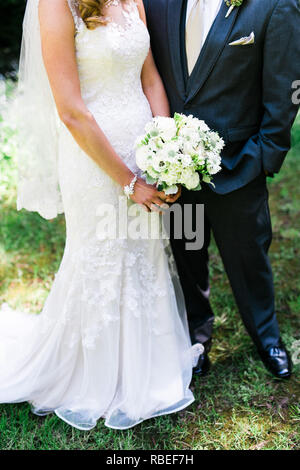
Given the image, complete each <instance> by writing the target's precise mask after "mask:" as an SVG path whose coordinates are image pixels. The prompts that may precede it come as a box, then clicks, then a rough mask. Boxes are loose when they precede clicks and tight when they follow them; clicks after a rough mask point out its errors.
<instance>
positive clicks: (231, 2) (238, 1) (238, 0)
mask: <svg viewBox="0 0 300 470" xmlns="http://www.w3.org/2000/svg"><path fill="white" fill-rule="evenodd" d="M224 1H225V3H226V5H227V6H228V7H229V9H228V11H227V13H226V16H225V18H228V16H229V15H230V13H231V12H232V10H233V9H234V8H235V7H240V6H241V5H242V3H243V1H244V0H224Z"/></svg>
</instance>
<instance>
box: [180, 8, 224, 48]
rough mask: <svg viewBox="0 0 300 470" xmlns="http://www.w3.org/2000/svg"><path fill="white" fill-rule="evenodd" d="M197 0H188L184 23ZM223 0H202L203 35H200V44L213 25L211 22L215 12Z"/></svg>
mask: <svg viewBox="0 0 300 470" xmlns="http://www.w3.org/2000/svg"><path fill="white" fill-rule="evenodd" d="M196 1H197V0H188V3H187V11H186V23H187V21H188V18H189V15H190V12H191V9H192V8H193V6H194V4H195V2H196ZM223 1H224V0H203V15H204V27H203V37H202V46H203V44H204V42H205V39H206V37H207V35H208V33H209V30H210V28H211V27H212V25H213V22H214V21H215V19H216V16H217V14H218V13H219V10H220V8H221V5H222V3H223Z"/></svg>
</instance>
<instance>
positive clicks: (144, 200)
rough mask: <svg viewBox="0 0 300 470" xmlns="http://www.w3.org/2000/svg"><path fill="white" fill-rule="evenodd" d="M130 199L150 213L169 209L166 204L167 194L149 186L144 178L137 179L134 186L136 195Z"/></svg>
mask: <svg viewBox="0 0 300 470" xmlns="http://www.w3.org/2000/svg"><path fill="white" fill-rule="evenodd" d="M130 199H131V200H132V201H134V202H136V203H137V204H140V205H141V206H143V207H144V208H145V209H146V210H147V211H148V212H150V211H156V212H162V210H163V209H168V207H169V206H168V204H166V203H165V201H166V199H167V196H166V194H165V193H164V192H163V191H157V189H156V187H155V186H153V185H152V184H147V183H146V182H145V181H144V180H143V179H142V178H138V179H137V182H136V183H135V185H134V193H133V194H132V195H131V196H130Z"/></svg>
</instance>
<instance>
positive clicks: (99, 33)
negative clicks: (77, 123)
mask: <svg viewBox="0 0 300 470" xmlns="http://www.w3.org/2000/svg"><path fill="white" fill-rule="evenodd" d="M69 4H70V7H71V11H72V13H73V16H74V22H75V29H76V35H75V45H76V58H77V64H78V73H79V78H80V84H81V92H82V96H83V99H84V101H85V103H86V104H87V106H88V108H89V109H90V111H91V112H92V113H93V115H94V116H95V118H96V119H97V121H98V123H99V125H100V127H101V128H102V130H103V131H104V132H105V133H106V135H107V137H108V138H109V140H110V141H111V143H112V145H113V146H114V147H115V148H116V150H117V152H118V153H119V154H120V155H121V156H122V157H123V158H125V159H126V162H127V163H128V159H129V158H131V159H133V152H131V156H130V155H129V154H128V151H129V148H130V149H131V150H132V148H133V144H134V140H135V138H136V137H137V136H138V135H141V134H143V131H144V126H145V124H146V122H147V121H149V120H150V119H151V117H152V115H151V111H150V107H149V103H148V101H147V99H146V97H145V95H144V93H143V89H142V84H141V70H142V67H143V64H144V61H145V59H146V57H147V54H148V51H149V47H150V40H149V34H148V31H147V28H146V27H145V25H144V23H143V22H142V20H141V19H140V16H139V11H138V8H137V5H136V3H135V2H134V1H129V2H128V3H126V4H123V9H122V5H121V4H119V5H118V6H112V7H111V8H110V9H108V10H107V15H108V16H107V24H106V25H100V26H98V27H97V28H96V29H93V30H90V29H88V28H87V27H86V25H85V23H84V22H83V20H82V19H81V18H80V17H79V14H78V13H77V10H76V1H74V0H69ZM116 12H117V13H118V14H115V13H116ZM112 123H114V125H113V126H112V125H111V124H112ZM133 123H135V124H134V126H133ZM132 163H133V160H132Z"/></svg>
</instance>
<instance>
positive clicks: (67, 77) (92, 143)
mask: <svg viewBox="0 0 300 470" xmlns="http://www.w3.org/2000/svg"><path fill="white" fill-rule="evenodd" d="M39 19H40V27H41V39H42V51H43V58H44V63H45V67H46V70H47V74H48V77H49V81H50V85H51V88H52V92H53V96H54V99H55V102H56V106H57V110H58V114H59V116H60V119H61V120H62V121H63V123H64V124H65V125H66V127H67V128H68V129H69V131H70V132H71V134H72V135H73V137H74V139H75V140H76V142H77V143H78V145H79V146H80V147H81V148H82V149H83V150H84V152H86V153H87V155H89V156H90V157H91V158H92V159H93V160H94V161H95V162H96V163H97V164H98V165H99V167H101V168H102V169H103V170H104V171H105V172H106V173H107V174H108V175H109V176H110V177H111V178H112V179H113V180H114V181H116V182H117V183H119V184H120V185H121V186H125V185H128V184H129V183H130V181H131V180H132V179H133V177H134V175H133V173H132V172H131V171H130V169H129V168H128V167H127V166H126V165H125V163H124V162H123V161H122V159H121V158H120V157H119V156H118V155H117V153H116V152H115V151H114V149H113V147H112V146H111V144H110V143H109V141H108V139H107V138H106V136H105V134H104V133H103V132H102V130H101V129H100V127H99V126H98V124H97V122H96V120H95V119H94V117H93V115H92V113H91V112H90V111H89V110H88V109H87V107H86V105H85V103H84V102H83V99H82V96H81V91H80V82H79V77H78V71H77V64H76V57H75V44H74V33H75V31H74V21H73V17H72V14H71V12H70V10H69V7H68V4H67V2H66V0H51V2H49V0H40V3H39ZM133 125H134V124H133ZM131 198H132V199H133V200H134V201H135V202H137V203H139V204H142V205H145V206H146V207H147V208H150V207H151V204H153V203H155V204H158V205H161V204H162V199H165V195H164V193H161V192H158V191H157V190H156V189H155V188H154V187H153V186H152V185H148V184H146V183H145V182H144V181H143V180H142V179H140V178H139V179H138V181H137V183H136V185H135V191H134V195H133V196H132V197H131Z"/></svg>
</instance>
